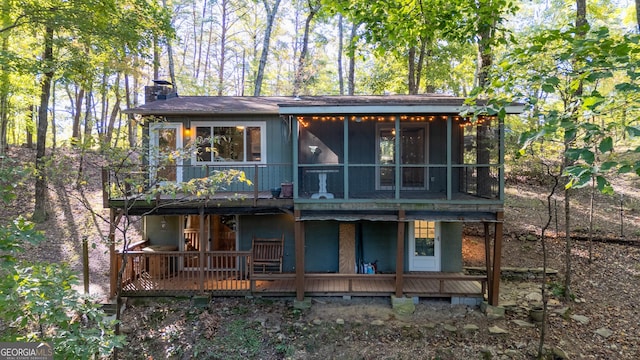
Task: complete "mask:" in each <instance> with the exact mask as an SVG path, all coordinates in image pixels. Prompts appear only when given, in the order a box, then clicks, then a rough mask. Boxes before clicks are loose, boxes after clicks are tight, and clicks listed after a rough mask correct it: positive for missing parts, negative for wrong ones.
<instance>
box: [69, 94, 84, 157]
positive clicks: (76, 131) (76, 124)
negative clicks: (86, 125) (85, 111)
mask: <svg viewBox="0 0 640 360" xmlns="http://www.w3.org/2000/svg"><path fill="white" fill-rule="evenodd" d="M75 98H76V106H75V110H74V112H73V125H72V126H71V139H72V141H71V143H72V144H80V140H81V139H80V118H81V117H82V101H83V100H84V89H83V88H82V87H80V89H79V90H78V91H76V93H75ZM73 140H75V141H73Z"/></svg>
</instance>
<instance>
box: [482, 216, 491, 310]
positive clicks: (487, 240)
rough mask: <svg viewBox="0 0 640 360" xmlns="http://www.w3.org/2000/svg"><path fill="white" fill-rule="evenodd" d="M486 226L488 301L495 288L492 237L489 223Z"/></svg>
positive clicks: (485, 260) (485, 249)
mask: <svg viewBox="0 0 640 360" xmlns="http://www.w3.org/2000/svg"><path fill="white" fill-rule="evenodd" d="M482 224H483V225H484V263H485V265H486V267H487V299H491V292H492V291H493V288H492V287H491V284H492V283H493V281H492V280H493V272H492V271H491V236H489V223H487V222H483V223H482Z"/></svg>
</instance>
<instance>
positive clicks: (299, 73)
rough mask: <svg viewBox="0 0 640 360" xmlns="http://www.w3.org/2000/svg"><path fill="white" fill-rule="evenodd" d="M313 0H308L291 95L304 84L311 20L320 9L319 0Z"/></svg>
mask: <svg viewBox="0 0 640 360" xmlns="http://www.w3.org/2000/svg"><path fill="white" fill-rule="evenodd" d="M312 2H313V0H308V3H307V4H308V5H309V14H307V18H306V20H305V22H304V35H303V37H302V50H300V57H299V58H298V68H297V69H296V74H295V78H294V79H293V96H298V95H299V94H300V90H301V89H302V86H303V84H304V82H305V81H304V80H305V79H304V78H305V76H306V75H307V74H306V69H305V67H306V61H307V53H308V52H309V32H310V31H311V21H312V20H313V18H314V17H315V15H316V14H317V13H318V11H319V10H320V2H318V3H315V4H313V3H312Z"/></svg>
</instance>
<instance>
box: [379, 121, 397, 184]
mask: <svg viewBox="0 0 640 360" xmlns="http://www.w3.org/2000/svg"><path fill="white" fill-rule="evenodd" d="M395 159H396V131H395V129H394V128H391V127H385V128H380V129H378V159H377V160H378V165H379V166H378V171H377V177H378V188H380V189H393V188H394V186H395V177H396V175H395V163H396V161H395Z"/></svg>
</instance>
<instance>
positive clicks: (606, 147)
mask: <svg viewBox="0 0 640 360" xmlns="http://www.w3.org/2000/svg"><path fill="white" fill-rule="evenodd" d="M612 149H613V139H612V138H611V136H607V137H606V138H604V139H602V141H600V144H599V145H598V150H600V152H601V153H603V154H604V153H606V152H609V151H611V150H612Z"/></svg>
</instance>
